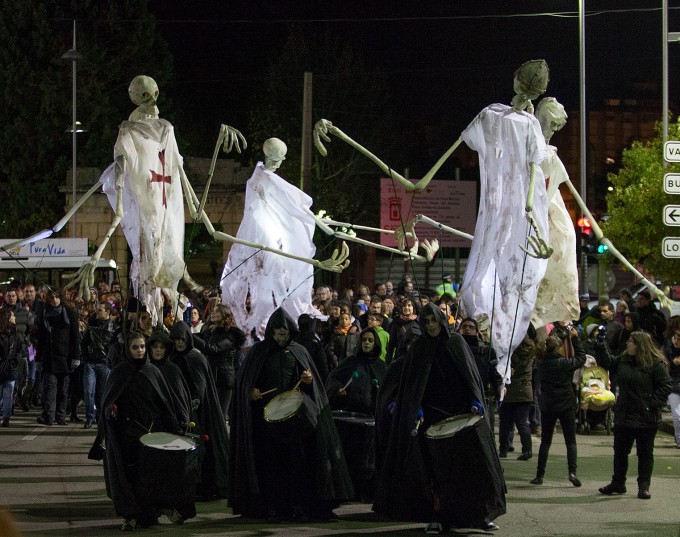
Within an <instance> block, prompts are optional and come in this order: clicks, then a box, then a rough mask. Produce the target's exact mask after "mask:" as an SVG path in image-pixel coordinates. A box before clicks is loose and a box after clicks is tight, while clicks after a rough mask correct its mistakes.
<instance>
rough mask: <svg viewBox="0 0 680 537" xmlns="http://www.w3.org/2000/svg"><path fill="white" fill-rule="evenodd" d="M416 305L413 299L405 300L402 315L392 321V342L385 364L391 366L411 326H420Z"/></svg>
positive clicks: (389, 345) (402, 305) (390, 342)
mask: <svg viewBox="0 0 680 537" xmlns="http://www.w3.org/2000/svg"><path fill="white" fill-rule="evenodd" d="M416 311H417V310H416V305H415V302H414V301H413V299H411V298H405V299H404V300H403V301H402V303H401V313H400V314H399V316H398V317H395V318H393V319H392V325H391V326H390V341H389V344H388V346H387V355H386V356H385V363H387V365H390V364H391V363H392V360H394V359H395V358H396V357H397V356H395V354H396V351H397V349H399V348H400V347H401V346H402V342H403V340H404V338H405V335H406V332H407V331H408V329H409V326H410V325H413V324H416V325H417V324H418V315H417V313H416Z"/></svg>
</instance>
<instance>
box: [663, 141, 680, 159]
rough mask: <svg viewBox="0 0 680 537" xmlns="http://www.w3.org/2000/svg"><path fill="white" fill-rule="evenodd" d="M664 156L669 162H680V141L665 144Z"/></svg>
mask: <svg viewBox="0 0 680 537" xmlns="http://www.w3.org/2000/svg"><path fill="white" fill-rule="evenodd" d="M663 158H664V159H666V161H667V162H680V142H675V141H673V142H670V141H669V142H666V143H665V144H664V146H663Z"/></svg>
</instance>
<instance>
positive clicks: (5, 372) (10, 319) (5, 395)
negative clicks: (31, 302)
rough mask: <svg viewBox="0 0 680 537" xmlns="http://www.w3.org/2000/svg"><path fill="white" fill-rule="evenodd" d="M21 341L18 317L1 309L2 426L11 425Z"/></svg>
mask: <svg viewBox="0 0 680 537" xmlns="http://www.w3.org/2000/svg"><path fill="white" fill-rule="evenodd" d="M19 347H20V341H19V337H18V336H17V334H16V317H15V315H14V312H13V311H12V310H11V309H10V308H1V309H0V386H1V387H2V393H0V395H1V396H2V426H3V427H9V420H10V418H11V417H12V402H13V399H14V383H15V381H16V377H17V370H18V368H19Z"/></svg>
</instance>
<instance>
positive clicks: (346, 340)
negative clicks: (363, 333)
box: [326, 312, 360, 372]
mask: <svg viewBox="0 0 680 537" xmlns="http://www.w3.org/2000/svg"><path fill="white" fill-rule="evenodd" d="M359 333H360V330H359V327H358V326H357V325H355V324H354V323H352V317H351V315H350V314H349V313H345V312H343V313H341V314H340V317H338V324H337V326H336V327H335V328H334V329H333V333H332V334H331V339H330V342H329V343H328V346H327V347H326V354H327V355H328V371H329V372H331V371H333V369H335V368H336V367H337V365H338V364H339V363H340V362H342V361H343V360H344V359H345V358H347V357H348V356H352V355H353V354H354V351H355V350H356V349H357V347H359Z"/></svg>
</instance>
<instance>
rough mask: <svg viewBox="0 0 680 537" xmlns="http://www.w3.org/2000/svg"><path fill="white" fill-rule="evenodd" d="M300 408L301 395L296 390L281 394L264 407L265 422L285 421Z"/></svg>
mask: <svg viewBox="0 0 680 537" xmlns="http://www.w3.org/2000/svg"><path fill="white" fill-rule="evenodd" d="M300 406H302V393H301V392H299V391H297V390H290V391H288V392H283V393H280V394H279V395H277V396H276V397H274V398H273V399H272V400H271V401H269V403H268V404H267V406H266V407H264V419H265V420H266V421H285V420H287V419H288V418H290V417H291V416H294V415H295V413H296V412H297V411H298V409H299V408H300Z"/></svg>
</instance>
